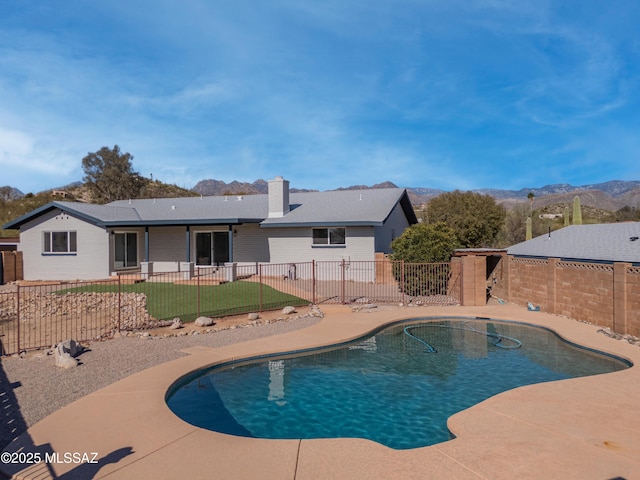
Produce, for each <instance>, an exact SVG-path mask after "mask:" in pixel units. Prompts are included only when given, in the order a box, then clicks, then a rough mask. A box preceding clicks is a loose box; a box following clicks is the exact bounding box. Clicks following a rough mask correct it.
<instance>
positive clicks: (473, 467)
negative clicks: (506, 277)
mask: <svg viewBox="0 0 640 480" xmlns="http://www.w3.org/2000/svg"><path fill="white" fill-rule="evenodd" d="M322 310H323V311H324V312H325V317H324V319H323V320H322V321H320V322H319V323H318V324H316V325H313V326H311V327H309V328H306V329H303V330H297V331H293V332H289V333H286V334H282V335H279V336H275V337H268V338H263V339H259V340H252V341H250V342H245V343H239V344H235V345H230V346H225V347H221V348H213V347H195V348H191V349H189V350H188V353H190V355H187V356H185V357H182V358H180V359H177V360H174V361H171V362H167V363H164V364H161V365H158V366H156V367H153V368H150V369H147V370H144V371H142V372H139V373H137V374H134V375H131V376H129V377H127V378H125V379H123V380H121V381H119V382H117V383H114V384H112V385H110V386H108V387H105V388H103V389H101V390H98V391H96V392H94V393H92V394H90V395H87V396H86V397H83V398H81V399H80V400H77V401H76V402H74V403H72V404H70V405H68V406H66V407H64V408H62V409H61V410H58V411H57V412H55V413H54V414H52V415H50V416H48V417H46V418H45V419H43V420H42V421H40V422H39V423H37V424H35V425H33V426H32V427H31V428H30V429H29V430H28V431H27V432H26V433H25V434H23V435H22V436H21V437H20V438H19V439H17V440H16V441H15V442H13V443H11V444H10V445H9V446H8V447H7V450H5V452H7V451H8V452H14V453H16V457H17V453H18V452H19V453H22V454H25V455H30V454H32V457H33V456H35V455H36V454H39V455H40V457H41V458H43V459H44V458H48V459H49V460H55V461H54V462H53V463H51V462H50V463H45V462H41V463H39V464H36V465H31V466H28V465H24V464H23V465H13V464H7V463H6V462H4V463H0V471H2V472H3V473H5V474H8V475H9V476H11V475H13V476H14V478H21V479H22V478H24V479H27V478H32V479H36V478H37V479H46V478H57V479H75V478H77V479H87V478H106V479H109V480H111V479H140V478H153V479H177V478H189V479H200V478H202V479H205V478H206V479H209V478H221V479H234V480H241V479H277V480H286V479H296V480H309V479H329V478H335V479H362V478H367V479H371V478H375V479H385V480H387V479H396V478H397V479H400V478H402V479H413V478H415V479H447V478H451V479H461V480H464V479H498V480H500V479H514V478H518V479H526V478H550V479H556V478H558V479H581V480H584V479H594V480H595V479H598V480H604V479H620V478H623V479H627V480H631V479H638V478H640V406H639V405H638V399H640V368H639V367H638V366H637V365H638V364H640V347H638V346H637V345H631V344H629V343H628V342H625V341H620V340H614V339H612V338H609V337H607V336H605V335H602V334H599V333H597V330H598V329H599V327H597V326H594V325H588V324H584V323H580V322H577V321H575V320H569V319H566V318H563V317H558V316H553V315H548V314H546V313H543V312H529V311H527V310H526V309H524V308H522V307H517V306H513V305H489V306H484V307H426V308H397V309H391V308H384V309H380V310H379V311H376V310H375V309H372V310H371V311H369V312H358V313H352V312H351V309H350V308H349V307H344V306H323V307H322ZM435 316H465V317H472V318H473V317H476V316H478V317H490V318H492V319H504V320H515V321H523V322H527V323H532V324H536V325H541V326H545V327H549V328H552V329H553V330H554V331H556V332H557V333H558V334H560V335H561V336H563V337H564V338H566V339H568V340H571V341H573V342H575V343H578V344H580V345H584V346H587V347H590V348H594V349H598V350H602V351H605V352H609V353H613V354H616V355H619V356H621V357H624V358H627V359H629V360H631V361H632V362H633V363H634V364H636V366H634V367H632V368H630V369H626V370H623V371H619V372H615V373H611V374H606V375H597V376H591V377H582V378H577V379H571V380H563V381H559V382H550V383H544V384H539V385H530V386H526V387H521V388H517V389H515V390H510V391H508V392H505V393H502V394H500V395H497V396H495V397H492V398H490V399H488V400H486V401H484V402H482V403H480V404H478V405H476V406H474V407H471V408H469V409H467V410H464V411H463V412H460V413H458V414H456V415H454V416H453V417H451V418H450V419H449V429H450V430H451V431H452V432H453V433H454V434H455V435H456V438H455V439H453V440H450V441H448V442H444V443H440V444H437V445H433V446H429V447H424V448H417V449H413V450H392V449H390V448H387V447H385V446H382V445H380V444H377V443H374V442H371V441H368V440H362V439H322V440H263V439H253V438H241V437H234V436H229V435H224V434H219V433H216V432H211V431H207V430H203V429H201V428H198V427H194V426H193V425H190V424H188V423H186V422H184V421H182V420H180V419H179V418H178V417H176V416H175V415H174V414H173V413H172V412H171V411H170V410H169V408H168V407H167V405H166V403H165V394H166V393H167V390H168V389H169V387H170V386H171V385H172V384H173V383H174V382H175V381H176V380H177V379H178V378H179V377H181V376H183V375H185V374H187V373H189V372H191V371H194V370H197V369H199V368H201V367H203V366H206V365H211V364H216V363H220V362H223V361H227V360H230V359H234V358H236V359H237V358H242V357H248V356H254V355H260V354H266V353H273V352H279V351H291V350H295V349H301V348H307V347H315V346H321V345H328V344H332V343H336V342H340V341H345V340H349V339H353V338H357V337H359V336H361V335H363V334H366V333H367V332H368V331H370V330H373V329H375V328H376V327H378V326H380V325H384V324H386V323H390V322H392V321H396V320H400V319H404V318H419V317H435ZM75 453H77V454H78V455H76V456H75V457H74V456H73V454H75ZM94 453H95V454H96V455H95V461H97V463H90V461H92V460H94ZM83 454H86V456H85V457H84V458H82V456H83ZM45 456H46V457H45ZM3 458H4V457H3ZM66 460H69V463H66ZM78 460H85V461H84V462H83V463H78V462H77V461H78ZM87 460H88V461H89V462H87Z"/></svg>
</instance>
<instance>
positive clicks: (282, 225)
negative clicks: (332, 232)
mask: <svg viewBox="0 0 640 480" xmlns="http://www.w3.org/2000/svg"><path fill="white" fill-rule="evenodd" d="M382 225H384V222H379V221H362V220H360V221H349V222H329V221H326V222H269V223H264V222H262V223H261V224H260V228H294V227H303V228H309V227H381V226H382Z"/></svg>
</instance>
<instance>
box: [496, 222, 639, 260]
mask: <svg viewBox="0 0 640 480" xmlns="http://www.w3.org/2000/svg"><path fill="white" fill-rule="evenodd" d="M507 254H509V255H514V256H523V257H542V258H560V259H566V260H582V261H596V262H631V263H640V222H627V223H604V224H598V225H571V226H568V227H564V228H561V229H560V230H555V231H553V232H551V234H550V235H549V234H545V235H541V236H539V237H536V238H533V239H531V240H528V241H526V242H522V243H518V244H517V245H513V246H512V247H509V248H508V249H507Z"/></svg>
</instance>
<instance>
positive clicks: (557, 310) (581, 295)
mask: <svg viewBox="0 0 640 480" xmlns="http://www.w3.org/2000/svg"><path fill="white" fill-rule="evenodd" d="M495 272H497V273H496V275H495V277H494V280H493V281H494V286H493V294H494V295H495V296H497V297H500V298H503V299H504V300H506V301H508V302H511V303H515V304H518V305H523V306H525V305H527V303H528V302H531V303H532V304H534V305H537V306H540V308H541V310H543V311H546V312H549V313H554V314H556V315H563V316H566V317H569V318H574V319H576V320H581V321H585V322H590V323H593V324H596V325H601V326H604V327H609V328H611V329H613V330H615V331H616V332H619V333H628V334H631V335H635V336H640V267H634V266H632V265H631V264H628V263H614V264H602V263H587V262H565V261H560V260H558V259H548V260H546V259H528V258H514V257H504V258H503V259H502V260H501V264H500V265H498V267H497V268H496V270H495Z"/></svg>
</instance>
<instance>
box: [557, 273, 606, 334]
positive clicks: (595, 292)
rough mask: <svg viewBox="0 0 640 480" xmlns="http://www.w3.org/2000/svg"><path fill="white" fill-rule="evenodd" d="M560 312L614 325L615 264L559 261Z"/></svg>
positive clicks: (598, 323) (591, 321)
mask: <svg viewBox="0 0 640 480" xmlns="http://www.w3.org/2000/svg"><path fill="white" fill-rule="evenodd" d="M556 275H557V279H556V283H555V288H556V301H555V305H549V307H551V308H550V309H549V310H550V311H552V312H553V313H555V314H557V315H564V316H565V317H569V318H575V319H579V320H583V321H585V322H589V323H594V324H597V325H602V326H605V327H609V328H613V319H614V316H613V303H614V298H613V292H614V289H613V265H604V264H594V263H577V262H558V267H557V269H556Z"/></svg>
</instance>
